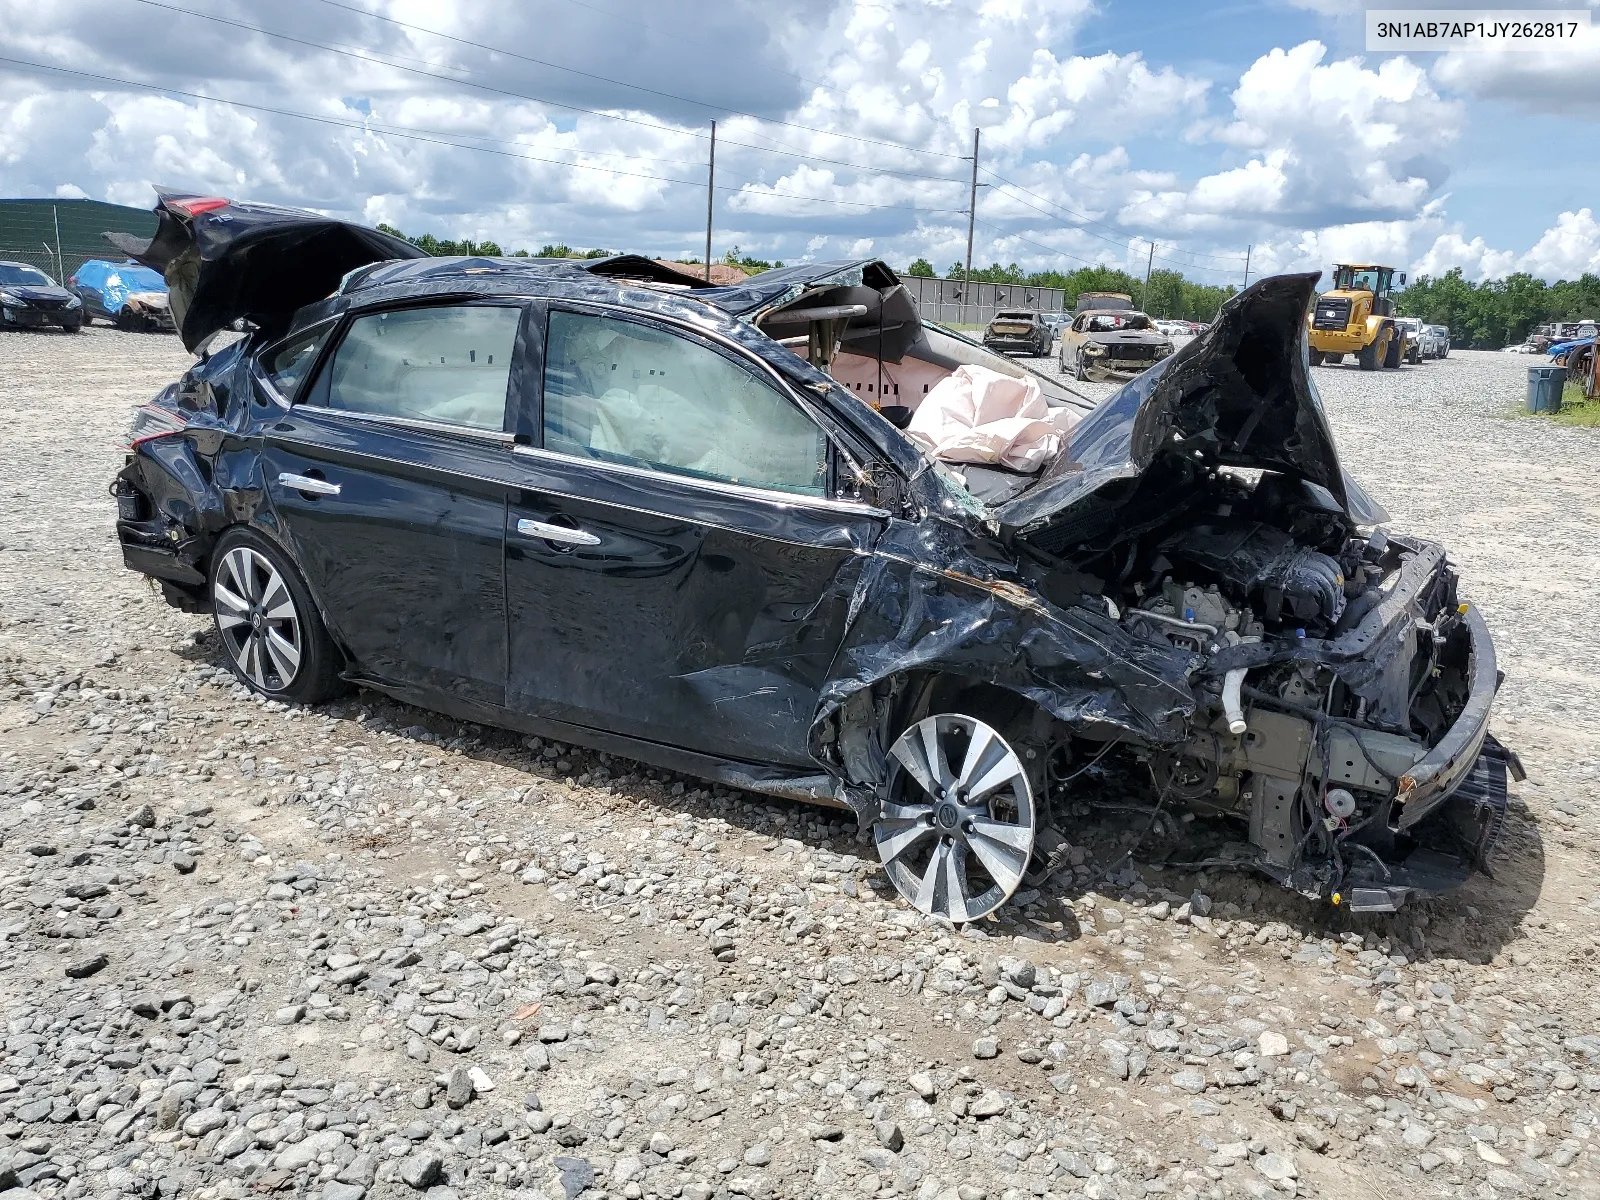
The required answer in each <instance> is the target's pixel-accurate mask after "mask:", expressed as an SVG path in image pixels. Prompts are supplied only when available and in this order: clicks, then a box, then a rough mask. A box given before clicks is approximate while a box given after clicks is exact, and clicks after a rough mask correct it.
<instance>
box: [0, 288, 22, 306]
mask: <svg viewBox="0 0 1600 1200" xmlns="http://www.w3.org/2000/svg"><path fill="white" fill-rule="evenodd" d="M0 304H5V305H8V306H10V307H12V308H16V307H19V306H20V305H21V304H22V297H21V296H18V295H16V294H15V293H14V292H8V291H4V290H3V289H0Z"/></svg>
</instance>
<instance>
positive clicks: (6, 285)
mask: <svg viewBox="0 0 1600 1200" xmlns="http://www.w3.org/2000/svg"><path fill="white" fill-rule="evenodd" d="M52 325H54V326H56V327H58V328H60V329H65V330H66V331H67V332H68V333H76V332H78V330H80V329H82V328H83V301H82V300H80V299H78V297H77V296H76V295H74V294H73V293H72V292H69V291H68V290H67V289H66V288H64V287H62V286H60V285H59V284H58V283H56V281H55V280H54V279H51V278H50V276H48V275H46V274H45V273H44V272H43V271H41V270H39V268H38V267H31V266H29V265H28V264H27V263H20V262H0V329H44V328H48V327H49V326H52Z"/></svg>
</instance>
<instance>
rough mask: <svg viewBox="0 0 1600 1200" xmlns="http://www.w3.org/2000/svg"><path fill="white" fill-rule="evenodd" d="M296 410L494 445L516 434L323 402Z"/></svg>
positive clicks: (507, 440)
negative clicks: (333, 406)
mask: <svg viewBox="0 0 1600 1200" xmlns="http://www.w3.org/2000/svg"><path fill="white" fill-rule="evenodd" d="M294 407H295V410H296V411H300V410H304V411H306V412H315V413H325V414H327V415H329V416H335V417H349V418H350V419H351V420H353V421H363V422H366V423H367V424H369V425H394V426H397V427H399V428H401V429H418V430H421V431H423V432H424V433H447V434H450V435H451V436H454V437H468V438H473V439H475V440H477V441H484V442H493V443H495V444H496V445H501V446H508V445H510V444H511V443H512V442H513V441H514V440H515V439H516V434H514V433H508V432H507V431H505V430H503V429H479V428H477V427H476V426H473V425H453V424H451V423H450V422H449V421H429V420H425V419H424V418H422V417H397V416H391V415H390V414H388V413H369V412H358V411H357V410H356V409H353V408H329V407H328V406H327V405H324V404H296V405H295V406H294Z"/></svg>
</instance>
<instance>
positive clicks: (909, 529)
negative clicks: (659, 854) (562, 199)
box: [113, 195, 1516, 922]
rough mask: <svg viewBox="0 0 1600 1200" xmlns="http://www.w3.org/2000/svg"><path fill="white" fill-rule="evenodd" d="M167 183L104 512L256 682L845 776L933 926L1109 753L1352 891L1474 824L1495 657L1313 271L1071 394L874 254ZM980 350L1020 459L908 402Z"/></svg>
mask: <svg viewBox="0 0 1600 1200" xmlns="http://www.w3.org/2000/svg"><path fill="white" fill-rule="evenodd" d="M158 213H159V218H160V225H159V228H158V231H157V234H156V236H155V238H154V240H153V241H152V242H150V243H149V244H148V245H144V246H140V247H137V248H136V249H137V257H138V258H139V259H140V261H142V262H144V263H146V264H147V265H149V266H151V267H152V268H155V269H157V270H161V271H163V273H164V274H165V277H166V278H167V279H168V280H169V282H170V283H171V284H172V293H171V294H172V304H173V312H174V315H175V317H176V319H177V323H178V329H179V333H180V335H181V337H182V338H183V341H184V344H185V345H186V346H187V347H189V348H190V349H191V350H194V351H197V352H199V353H200V357H199V359H198V361H196V362H195V363H194V365H193V366H192V367H191V368H190V369H189V370H188V371H187V372H186V373H185V374H184V376H183V377H182V378H181V379H180V380H178V381H177V382H175V383H174V384H172V385H170V386H169V387H168V388H167V389H166V390H165V391H163V392H162V393H161V394H160V395H159V396H157V397H156V398H155V399H154V400H152V401H151V402H150V403H149V404H147V405H145V406H144V407H143V408H142V409H141V410H139V411H138V413H137V416H136V420H135V423H134V427H133V430H132V432H131V434H130V438H129V445H128V452H127V456H126V463H125V466H124V467H123V468H122V469H121V470H120V472H119V473H118V475H117V478H116V481H115V484H114V489H113V490H114V494H115V496H116V502H117V509H118V512H117V516H118V519H117V533H118V537H119V539H120V542H121V546H122V552H123V558H124V562H125V564H126V565H127V566H128V567H130V568H132V569H133V570H136V571H139V572H143V573H144V574H146V575H148V576H150V577H152V578H153V579H155V580H156V581H158V582H159V584H160V586H161V588H162V591H163V594H164V595H165V596H166V597H167V599H168V600H169V601H171V602H172V603H174V604H177V605H179V606H180V607H184V608H188V609H191V610H201V611H206V612H209V613H210V614H211V615H212V616H213V617H214V620H215V623H216V629H217V633H218V636H219V638H220V643H221V647H222V649H223V651H224V652H225V654H226V656H227V660H228V662H229V663H230V665H231V666H232V668H233V671H234V673H235V675H236V676H237V678H238V679H239V681H240V682H241V683H242V684H243V685H244V686H245V687H247V688H249V689H250V690H251V691H253V692H256V693H258V694H260V695H262V696H265V697H268V698H270V699H273V700H278V701H284V702H289V703H314V702H316V701H318V700H322V699H324V698H326V697H329V696H331V695H333V694H335V693H336V692H337V691H339V690H340V689H341V688H344V687H347V686H349V685H350V684H359V685H361V686H364V687H368V688H372V689H375V690H377V691H380V692H383V693H386V694H388V695H390V696H392V697H395V698H397V699H399V700H402V701H406V702H409V703H413V704H417V705H421V706H423V707H426V708H430V709H435V710H438V711H440V712H443V713H447V714H450V715H452V716H454V717H457V718H459V719H463V720H472V721H479V722H484V723H487V724H492V725H498V726H503V727H506V728H510V729H515V730H520V731H523V732H527V733H535V734H538V735H540V736H549V737H553V738H556V739H559V740H562V741H569V742H575V743H579V744H582V745H585V746H589V747H594V748H599V749H602V750H606V751H610V752H615V753H620V754H624V755H627V756H630V757H633V758H635V759H639V760H642V761H644V762H646V763H649V764H653V765H655V766H658V767H662V768H666V769H670V770H677V771H683V772H688V773H692V774H695V775H699V776H702V777H706V778H709V779H714V780H720V781H722V782H723V783H726V784H728V785H731V786H734V787H739V788H745V789H749V790H752V791H756V792H762V793H767V794H772V795H778V796H787V797H792V798H796V799H801V800H808V801H814V802H817V803H822V804H829V805H835V806H841V807H846V808H848V809H850V810H852V811H853V812H854V813H855V815H856V816H857V818H858V820H859V821H860V822H861V824H862V825H863V826H864V827H866V828H868V829H870V830H871V831H872V835H873V838H874V841H875V844H876V846H877V849H878V852H879V854H880V856H881V858H882V861H883V864H884V867H885V871H886V874H887V876H888V878H889V879H890V880H891V881H892V882H893V884H894V886H895V887H896V888H897V889H898V890H899V892H900V894H901V895H902V896H903V897H904V898H905V900H906V901H907V902H908V903H909V904H911V905H913V906H915V907H916V908H917V909H919V910H920V911H922V912H924V913H930V914H936V915H938V916H939V917H942V918H945V919H948V920H950V921H952V922H964V921H970V920H974V919H977V918H980V917H983V916H985V915H986V914H988V913H990V912H992V911H993V910H994V909H995V908H997V907H998V906H999V905H1000V904H1002V903H1004V902H1005V900H1006V899H1007V898H1008V897H1009V896H1011V895H1012V894H1013V892H1015V891H1016V890H1017V889H1018V888H1019V887H1021V886H1022V884H1023V883H1024V881H1025V880H1029V881H1032V884H1031V886H1045V884H1046V881H1047V880H1048V879H1049V878H1050V876H1051V875H1052V873H1053V872H1054V870H1055V869H1056V868H1057V867H1058V866H1059V865H1060V864H1061V863H1062V861H1063V860H1064V857H1065V854H1066V852H1067V851H1068V850H1069V849H1070V847H1069V844H1068V843H1069V840H1070V838H1071V837H1072V835H1073V830H1074V824H1073V822H1074V820H1075V818H1074V815H1073V814H1074V806H1075V805H1077V804H1079V803H1080V802H1081V801H1082V800H1083V798H1084V797H1085V796H1090V795H1092V794H1093V791H1094V789H1095V788H1097V787H1125V788H1127V789H1131V792H1123V793H1119V794H1134V795H1138V796H1142V797H1143V800H1144V803H1143V811H1144V812H1147V813H1149V814H1150V818H1149V819H1150V821H1151V823H1152V824H1154V823H1155V821H1156V820H1157V818H1159V817H1160V816H1161V815H1162V814H1163V813H1164V812H1166V813H1169V814H1176V815H1183V816H1190V815H1194V816H1199V817H1203V818H1206V819H1205V820H1199V821H1189V822H1176V821H1175V822H1173V824H1174V825H1178V826H1179V827H1180V828H1184V829H1188V830H1191V831H1193V837H1194V839H1195V843H1196V848H1197V849H1199V850H1204V849H1205V848H1206V847H1207V846H1208V845H1209V841H1210V840H1214V839H1222V840H1223V842H1224V845H1223V848H1222V850H1221V851H1220V853H1221V854H1222V856H1223V857H1224V858H1225V860H1226V861H1228V862H1233V863H1237V864H1238V865H1239V866H1240V867H1248V868H1254V869H1256V870H1259V871H1261V872H1264V873H1266V874H1267V875H1269V876H1271V877H1272V878H1274V879H1276V880H1278V881H1279V882H1280V883H1282V884H1284V885H1285V886H1288V887H1290V888H1293V889H1294V890H1296V891H1298V892H1300V893H1302V894H1304V895H1306V896H1310V897H1316V898H1320V899H1322V900H1325V901H1330V902H1333V903H1340V904H1343V905H1345V906H1346V907H1348V908H1351V909H1353V910H1356V911H1388V910H1392V909H1394V908H1395V907H1397V906H1398V905H1399V904H1401V903H1402V902H1403V901H1404V900H1405V899H1406V898H1407V897H1408V896H1410V895H1412V894H1414V893H1432V892H1437V891H1440V890H1443V889H1446V888H1449V887H1452V886H1455V885H1456V884H1459V883H1460V882H1461V881H1462V880H1464V879H1465V878H1466V877H1467V876H1468V875H1469V874H1470V873H1471V872H1472V870H1473V869H1474V868H1475V867H1476V866H1481V865H1483V864H1485V863H1486V861H1487V859H1488V856H1489V854H1490V853H1491V851H1492V849H1493V847H1494V845H1495V842H1496V839H1497V837H1498V836H1499V833H1500V829H1501V825H1502V821H1503V819H1504V815H1505V810H1506V772H1507V769H1508V765H1509V766H1510V767H1511V768H1512V769H1516V767H1515V759H1514V757H1513V756H1510V755H1509V754H1508V752H1506V751H1504V750H1503V749H1502V748H1501V747H1500V746H1499V745H1498V744H1497V743H1496V742H1495V741H1494V739H1493V738H1492V737H1490V736H1489V734H1488V719H1489V711H1490V706H1491V704H1492V702H1493V699H1494V695H1495V690H1496V688H1497V686H1498V678H1497V672H1496V665H1495V652H1494V646H1493V643H1492V642H1491V640H1490V636H1489V631H1488V629H1487V627H1486V626H1485V624H1484V620H1483V618H1482V616H1480V615H1479V613H1478V610H1477V609H1476V608H1475V607H1473V606H1472V604H1471V603H1470V602H1468V601H1466V600H1465V598H1464V597H1463V596H1462V595H1460V594H1458V591H1457V577H1456V573H1455V571H1454V569H1453V568H1452V567H1451V565H1450V563H1449V562H1448V560H1447V559H1446V556H1445V551H1444V549H1443V548H1442V547H1441V546H1438V545H1436V544H1434V543H1431V542H1428V541H1425V540H1423V539H1420V538H1413V537H1407V536H1402V535H1399V534H1395V533H1386V532H1384V531H1383V530H1381V529H1380V528H1379V526H1380V524H1381V523H1382V522H1384V521H1385V520H1386V514H1385V513H1384V512H1383V510H1382V509H1381V508H1379V507H1378V506H1377V504H1376V503H1375V502H1374V501H1373V500H1372V499H1371V498H1370V497H1369V496H1368V495H1367V494H1366V493H1365V492H1364V491H1363V490H1362V488H1361V487H1360V485H1359V484H1358V483H1356V482H1355V480H1354V479H1352V478H1351V477H1350V475H1349V474H1347V473H1346V471H1345V470H1344V469H1343V467H1342V466H1341V465H1340V463H1339V458H1338V455H1337V453H1336V451H1335V449H1334V444H1333V437H1332V434H1331V432H1330V430H1329V427H1328V424H1327V421H1326V418H1325V417H1324V415H1323V411H1322V406H1321V403H1320V401H1319V400H1318V398H1317V395H1316V392H1315V389H1314V387H1313V385H1312V382H1311V379H1310V376H1309V372H1308V370H1307V365H1306V362H1307V360H1306V348H1305V334H1304V321H1303V318H1304V314H1305V312H1306V309H1307V307H1308V305H1309V303H1310V301H1311V298H1312V295H1313V288H1314V285H1315V282H1316V279H1317V277H1316V276H1315V275H1285V276H1278V277H1272V278H1267V279H1263V280H1261V281H1259V282H1257V283H1256V284H1254V285H1252V286H1251V287H1250V288H1248V289H1247V290H1246V291H1244V292H1243V293H1241V294H1240V295H1239V296H1237V297H1234V298H1233V299H1231V300H1230V301H1229V302H1228V303H1227V304H1226V305H1225V306H1224V307H1223V309H1222V311H1221V313H1220V314H1219V316H1218V318H1217V320H1216V322H1215V323H1214V324H1213V325H1212V327H1211V328H1210V329H1209V330H1208V331H1207V333H1206V334H1204V335H1203V336H1202V337H1200V338H1198V339H1196V340H1195V341H1194V342H1192V343H1191V344H1189V345H1188V346H1186V347H1184V349H1183V350H1181V351H1179V352H1178V353H1177V354H1175V355H1172V356H1170V357H1168V358H1166V359H1163V360H1161V361H1158V362H1156V363H1154V364H1153V365H1152V366H1151V368H1150V369H1149V370H1148V371H1146V372H1145V373H1144V374H1142V375H1141V376H1140V377H1139V378H1138V379H1137V380H1136V381H1135V382H1133V383H1132V384H1129V385H1128V386H1126V387H1123V388H1122V389H1120V390H1119V391H1118V392H1116V393H1115V394H1114V395H1113V396H1112V397H1110V398H1109V399H1107V400H1106V401H1104V402H1103V403H1101V404H1099V405H1098V406H1096V407H1093V408H1092V410H1089V411H1084V408H1085V406H1082V405H1079V402H1077V401H1075V400H1074V398H1073V397H1072V396H1071V395H1070V394H1068V393H1067V392H1066V391H1065V389H1062V388H1060V387H1059V386H1058V385H1056V384H1054V383H1052V382H1050V381H1048V380H1043V379H1041V377H1039V376H1037V375H1035V374H1034V373H1032V372H1030V371H1028V370H1027V369H1026V368H1025V367H1023V366H1021V365H1020V364H1017V363H1014V362H1012V361H1010V360H1007V359H1005V358H1004V357H1002V356H999V355H996V354H993V353H991V352H988V351H985V350H984V349H983V348H982V347H981V346H979V345H978V344H977V343H976V342H974V341H971V340H969V339H967V338H964V337H961V336H959V335H956V334H953V333H951V332H948V331H945V330H942V329H940V328H938V327H936V326H934V325H931V324H927V323H924V322H923V321H921V319H920V318H919V316H918V313H917V310H916V307H915V305H914V304H913V303H912V302H911V300H910V298H909V295H908V293H907V291H906V289H905V287H904V286H903V285H902V284H901V283H900V282H899V280H898V279H897V278H896V276H895V275H894V273H893V272H892V271H890V270H889V269H888V268H887V267H886V266H885V265H884V264H883V263H881V262H876V261H868V262H851V263H833V264H805V265H802V266H798V267H790V268H783V269H778V270H773V271H768V272H764V273H763V274H761V275H759V276H756V277H754V278H752V279H749V280H746V281H744V282H742V283H739V284H736V285H732V286H711V285H708V284H707V283H706V282H705V281H703V280H700V279H698V278H696V277H693V276H689V275H681V274H679V273H677V272H676V271H673V270H671V269H670V268H664V267H662V266H660V265H659V264H656V263H653V262H651V261H650V260H648V259H645V258H642V257H638V256H616V257H613V258H610V259H600V260H586V261H572V262H567V261H563V260H541V259H491V258H465V259H463V258H441V259H432V258H425V257H421V256H420V254H419V252H418V251H417V250H416V249H415V248H414V247H412V246H411V245H410V244H409V243H406V242H403V241H400V240H398V239H395V238H390V237H387V236H385V235H384V234H382V233H379V232H377V231H375V230H371V229H365V228H362V227H358V226H354V225H350V224H345V223H341V222H339V221H336V220H333V219H330V218H327V217H323V216H319V215H316V214H311V213H302V212H297V211H293V210H286V209H278V208H271V207H267V206H259V205H250V204H242V203H235V202H228V201H225V200H221V199H216V198H196V197H185V196H179V195H163V196H162V198H161V200H160V203H159V205H158ZM230 327H238V328H240V329H242V330H243V331H244V336H243V337H241V338H238V339H237V340H234V341H233V342H232V343H231V344H229V345H227V346H225V347H222V348H220V349H216V350H214V352H213V351H211V349H210V345H211V343H212V339H213V337H214V335H216V334H218V333H219V332H220V331H222V330H224V329H226V328H230ZM961 380H964V381H965V382H964V383H960V384H959V386H958V381H961ZM984 381H987V383H985V382H984ZM980 384H982V385H983V389H987V390H985V391H984V398H985V400H986V401H987V400H989V399H993V398H994V397H995V396H998V395H1001V394H1002V393H1005V394H1013V395H1014V397H1015V398H1017V399H1018V400H1019V403H1020V406H1021V408H1020V409H1019V411H1021V409H1026V410H1028V411H1034V412H1043V413H1045V414H1046V416H1047V417H1049V418H1052V419H1046V420H1042V421H1034V420H1032V419H1024V418H1022V417H1011V418H1006V419H1004V420H1002V421H1001V422H999V424H1001V425H1005V426H1006V428H1010V427H1011V426H1012V425H1013V424H1017V423H1019V422H1020V424H1021V425H1026V426H1029V427H1030V428H1031V429H1032V430H1033V432H1032V434H1030V436H1034V437H1036V439H1037V440H1036V441H1035V442H1034V443H1033V444H1034V445H1035V447H1036V448H1038V447H1045V448H1052V449H1053V451H1054V452H1053V453H1050V454H1048V455H1046V456H1045V457H1044V458H1043V460H1042V461H1041V462H1040V463H1039V464H1038V465H1037V466H1036V467H1035V468H1034V469H1033V470H1031V471H1021V470H1012V469H1006V468H1005V467H1003V466H1002V465H999V464H998V463H996V464H991V465H983V464H982V463H980V462H974V461H961V462H944V461H940V460H938V459H936V458H934V457H932V456H930V455H929V454H926V453H924V452H923V451H922V450H919V449H918V444H919V443H917V442H915V441H913V440H912V438H911V437H910V436H909V435H908V434H907V433H904V432H902V430H901V428H900V427H899V425H900V424H901V423H903V420H904V417H905V413H904V411H903V410H906V409H911V410H912V412H911V414H910V421H911V424H910V428H911V429H912V430H913V431H915V430H916V429H917V428H918V423H919V421H920V420H921V419H922V418H919V416H918V412H919V411H920V408H921V407H922V406H925V405H931V404H934V403H936V402H938V403H948V404H954V403H955V402H957V401H959V400H961V398H962V397H966V398H967V399H969V400H970V399H972V398H973V396H974V395H975V394H976V392H975V391H974V389H979V385H980ZM989 385H995V386H993V387H991V386H989ZM963 388H965V389H966V390H963ZM983 389H979V390H983ZM941 397H942V399H937V400H936V398H941ZM880 407H881V412H880V411H879V409H880ZM896 409H898V410H901V411H900V412H899V413H894V412H892V411H891V410H896ZM1068 409H1071V411H1070V412H1067V411H1066V410H1068ZM886 417H888V418H891V419H886ZM1008 422H1009V423H1008ZM1060 430H1067V431H1069V432H1067V433H1060V432H1059V431H1060ZM1052 437H1059V438H1060V442H1059V444H1056V443H1051V442H1050V441H1049V439H1050V438H1052ZM1141 819H1142V818H1141Z"/></svg>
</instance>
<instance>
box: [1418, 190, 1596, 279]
mask: <svg viewBox="0 0 1600 1200" xmlns="http://www.w3.org/2000/svg"><path fill="white" fill-rule="evenodd" d="M1452 267H1460V268H1461V273H1462V274H1463V275H1464V276H1466V277H1467V278H1468V279H1472V280H1481V279H1498V278H1501V277H1503V276H1506V275H1509V274H1511V273H1512V272H1513V271H1526V272H1527V273H1528V274H1530V275H1537V276H1538V277H1540V278H1541V279H1546V280H1550V281H1554V280H1557V279H1575V278H1577V277H1578V276H1579V275H1583V274H1591V275H1596V274H1600V221H1597V220H1595V215H1594V210H1592V209H1588V208H1580V209H1578V211H1577V212H1564V213H1562V214H1561V215H1560V216H1559V217H1557V218H1556V223H1555V224H1554V225H1552V226H1551V227H1550V228H1549V229H1547V230H1545V231H1544V233H1543V234H1542V235H1540V237H1539V240H1538V241H1536V242H1534V244H1533V245H1532V246H1531V247H1529V248H1528V249H1527V250H1526V251H1525V252H1523V253H1521V254H1518V253H1516V252H1515V251H1512V250H1496V249H1493V248H1492V247H1490V246H1488V245H1487V244H1486V243H1485V242H1484V240H1483V238H1481V237H1475V238H1473V239H1471V240H1470V241H1468V240H1467V239H1465V238H1463V237H1462V236H1461V233H1460V231H1459V230H1456V231H1452V232H1450V233H1445V234H1441V235H1440V236H1439V237H1438V238H1437V239H1435V241H1434V243H1433V245H1432V246H1430V247H1429V248H1428V250H1427V252H1426V253H1424V254H1423V255H1422V257H1421V258H1419V259H1418V260H1417V263H1416V268H1415V269H1416V272H1417V274H1419V275H1424V274H1425V275H1432V276H1439V275H1443V274H1444V273H1445V272H1446V271H1448V270H1450V269H1451V268H1452Z"/></svg>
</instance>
